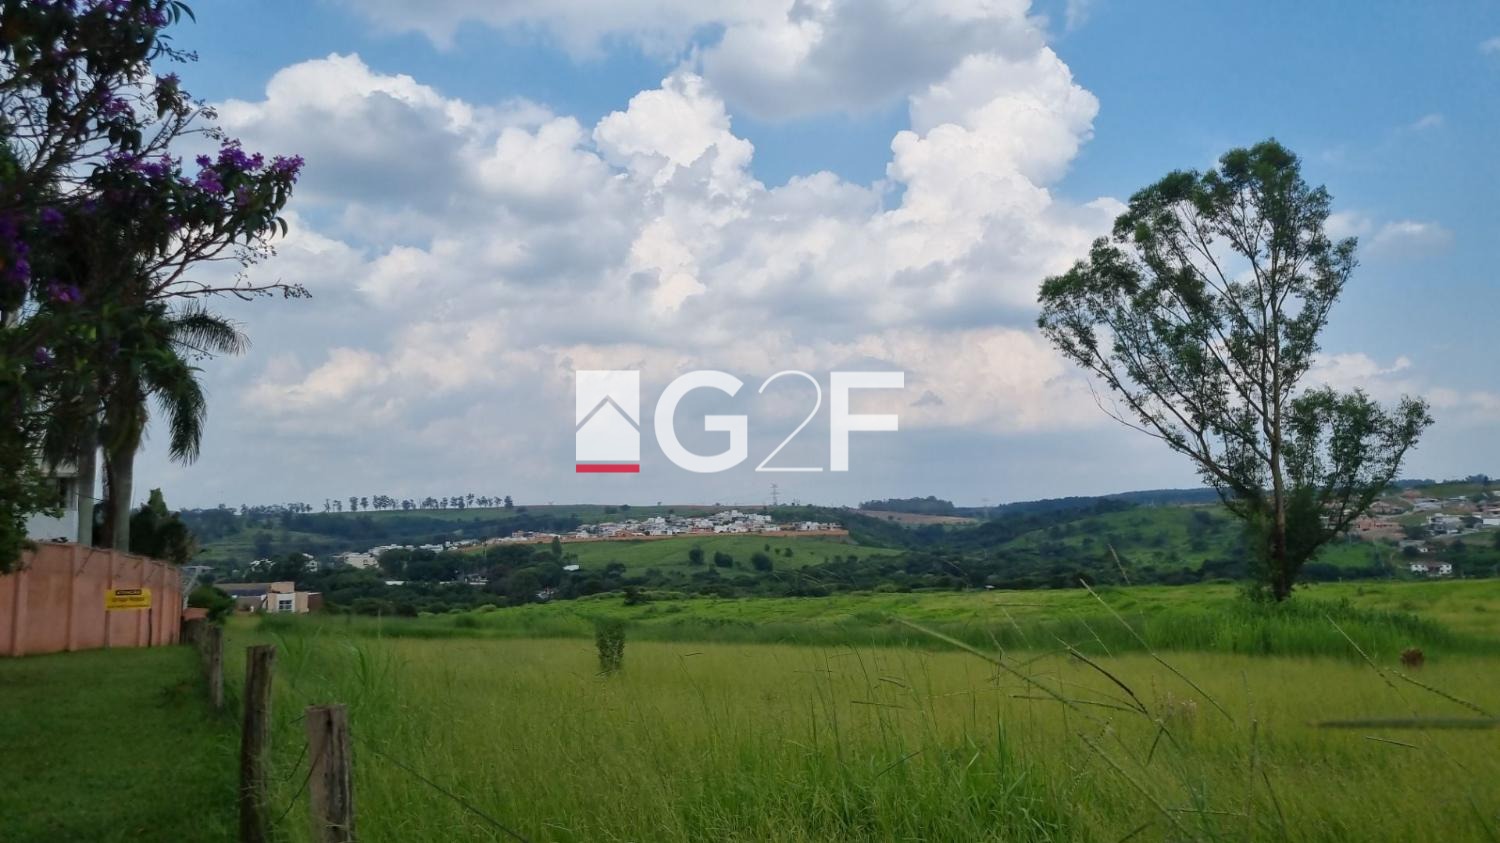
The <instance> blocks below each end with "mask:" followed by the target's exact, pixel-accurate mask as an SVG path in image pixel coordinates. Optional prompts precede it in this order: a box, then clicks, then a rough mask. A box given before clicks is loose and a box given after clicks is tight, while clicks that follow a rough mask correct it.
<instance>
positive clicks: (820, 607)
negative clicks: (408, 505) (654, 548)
mask: <svg viewBox="0 0 1500 843" xmlns="http://www.w3.org/2000/svg"><path fill="white" fill-rule="evenodd" d="M1497 615H1500V581H1467V582H1441V583H1436V582H1435V583H1395V582H1392V583H1375V584H1372V583H1359V584H1352V583H1351V584H1337V585H1331V584H1330V585H1317V586H1312V587H1309V588H1306V589H1303V590H1300V591H1299V593H1298V594H1297V596H1296V597H1295V598H1294V600H1293V601H1292V604H1291V605H1290V606H1287V607H1279V608H1278V607H1269V608H1268V607H1257V606H1255V605H1253V604H1250V603H1248V602H1247V601H1245V600H1244V599H1243V598H1242V597H1241V596H1239V595H1238V593H1237V592H1236V589H1235V588H1234V587H1232V586H1193V587H1176V588H1172V587H1137V588H1117V589H1104V590H1101V591H1100V593H1099V594H1098V596H1097V598H1096V597H1095V596H1094V595H1091V594H1089V593H1088V592H1086V591H1081V590H1059V591H1045V590H1043V591H1031V592H998V591H994V592H970V593H966V594H960V593H951V592H941V593H926V594H865V595H840V596H836V597H831V598H816V599H815V598H805V599H745V600H707V599H692V600H674V599H658V600H654V601H653V602H648V603H645V604H638V605H628V606H627V605H625V603H624V601H623V600H622V599H621V598H620V597H618V596H610V597H604V596H600V597H597V598H594V599H589V600H578V601H571V602H567V603H556V604H549V605H531V606H525V607H517V608H514V609H499V610H493V611H487V612H475V613H469V614H451V615H438V616H429V617H424V618H417V619H389V618H388V619H376V618H360V617H336V616H322V617H316V616H312V617H293V616H274V617H268V618H263V619H247V618H238V619H235V620H234V622H233V623H231V625H230V628H229V630H228V639H229V649H228V651H227V655H228V658H227V667H226V675H227V676H228V677H230V685H229V689H228V690H229V697H230V705H231V710H234V706H235V705H236V702H237V697H238V685H239V677H241V676H242V675H243V647H244V646H245V645H247V644H251V643H265V642H271V643H274V644H275V645H276V646H277V649H278V656H277V666H276V694H275V701H274V705H273V712H272V715H273V744H274V746H273V763H274V770H273V775H272V779H273V781H274V782H275V784H274V785H273V793H272V796H271V801H272V811H271V814H272V816H273V817H275V818H277V825H276V828H277V835H278V839H282V840H289V841H302V840H307V839H309V836H310V833H309V828H308V823H307V820H306V817H307V810H308V809H307V805H306V798H307V797H306V788H305V784H304V783H305V780H306V778H307V759H306V757H305V753H304V751H303V750H304V745H305V738H304V730H303V724H302V722H301V719H300V717H301V713H302V711H303V709H304V707H305V706H307V705H310V704H318V703H327V702H342V703H346V704H347V705H349V707H350V719H351V724H352V730H353V733H354V736H355V738H354V740H355V743H354V759H355V789H356V798H357V803H358V806H359V837H360V839H361V840H365V841H402V842H403V843H406V841H447V840H483V841H489V840H514V839H515V838H514V837H512V836H511V832H514V833H515V834H518V835H520V836H521V837H523V838H524V839H527V840H534V841H543V840H548V841H552V840H556V841H626V840H652V841H658V840H659V841H700V840H745V841H752V840H755V841H759V840H769V841H812V840H878V841H896V840H924V841H973V840H1006V841H1032V840H1049V841H1050V840H1058V841H1119V840H1123V839H1132V840H1298V841H1304V840H1305V841H1344V840H1376V841H1411V840H1423V841H1426V840H1443V841H1466V840H1494V839H1496V834H1497V831H1500V789H1497V788H1495V787H1494V782H1495V781H1496V780H1497V778H1500V753H1497V751H1496V750H1497V743H1496V740H1497V732H1496V731H1495V730H1493V729H1488V730H1474V729H1469V728H1466V729H1457V728H1439V727H1438V726H1437V725H1435V724H1432V723H1428V722H1426V721H1425V720H1424V719H1425V718H1441V719H1442V722H1443V723H1446V724H1448V725H1457V724H1462V725H1468V726H1480V725H1488V724H1492V723H1493V721H1492V720H1485V721H1483V722H1482V723H1481V722H1479V718H1481V717H1490V716H1492V715H1493V714H1494V713H1496V712H1497V711H1500V627H1497V624H1496V621H1495V620H1494V618H1495V617H1496V616H1497ZM610 620H619V621H624V622H625V623H626V628H625V629H626V632H625V634H626V647H625V655H624V666H623V669H622V670H621V671H620V672H618V673H616V674H613V675H607V676H606V675H601V674H600V673H599V665H598V659H597V655H596V652H595V647H594V642H593V641H592V640H591V639H592V633H593V630H594V625H595V623H596V622H599V621H610ZM899 621H909V622H912V623H914V624H916V625H917V626H918V627H920V629H918V628H914V627H912V626H904V625H902V624H901V623H900V622H899ZM932 633H937V635H952V636H954V638H955V639H957V640H953V641H945V640H941V639H940V638H939V637H937V635H934V634H932ZM1346 635H1347V637H1345V636H1346ZM1137 636H1139V638H1138V637H1137ZM965 642H970V645H971V646H973V650H972V651H970V650H966V649H965ZM996 645H999V646H996ZM1413 645H1415V646H1420V647H1422V648H1423V650H1424V651H1425V652H1426V655H1427V663H1426V665H1425V666H1424V667H1421V668H1419V669H1413V668H1405V667H1402V666H1401V664H1400V660H1399V658H1398V656H1399V653H1400V651H1401V650H1402V649H1403V648H1405V647H1408V646H1413ZM1356 646H1357V648H1358V649H1356ZM194 659H195V656H194V654H193V653H192V652H191V651H189V650H187V649H185V648H181V649H163V650H155V651H112V652H98V653H82V654H66V655H59V656H44V657H37V658H27V659H20V660H15V661H11V662H0V705H3V706H4V709H3V710H4V711H5V713H6V717H5V718H0V747H4V748H5V763H4V764H0V839H3V840H5V841H7V843H8V841H11V840H23V841H24V840H53V839H78V840H84V839H87V840H95V839H101V840H117V839H118V840H124V839H191V840H227V839H230V836H231V829H230V827H229V822H230V821H232V804H233V785H232V775H233V769H234V760H233V736H232V732H233V727H232V725H231V724H230V723H229V722H228V721H225V720H219V719H215V718H213V717H210V716H208V715H206V714H205V712H204V705H203V701H202V690H203V689H202V687H201V685H200V683H198V682H197V681H196V680H195V679H194V678H193V676H194V670H193V664H194ZM101 712H103V714H102V715H101ZM122 712H128V714H122ZM1403 719H1404V720H1408V721H1415V722H1408V723H1405V724H1403V723H1400V722H1393V721H1397V720H1403ZM1328 721H1345V722H1348V721H1355V722H1354V723H1353V724H1352V727H1347V728H1332V727H1322V726H1319V725H1318V724H1320V723H1324V722H1328ZM226 732H227V733H229V734H226ZM142 746H151V747H153V748H157V749H159V750H160V751H155V750H154V751H153V752H151V753H149V754H147V753H142V752H141V747H142ZM122 783H123V784H122ZM16 818H20V819H19V820H17V819H16Z"/></svg>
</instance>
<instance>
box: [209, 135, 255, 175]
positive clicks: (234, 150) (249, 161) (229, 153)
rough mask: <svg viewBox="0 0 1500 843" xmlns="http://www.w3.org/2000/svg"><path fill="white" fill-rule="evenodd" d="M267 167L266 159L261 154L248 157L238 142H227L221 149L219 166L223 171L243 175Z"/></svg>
mask: <svg viewBox="0 0 1500 843" xmlns="http://www.w3.org/2000/svg"><path fill="white" fill-rule="evenodd" d="M265 165H266V159H265V158H263V157H262V156H261V154H260V153H259V152H257V153H255V154H254V155H246V154H245V150H243V149H241V148H240V142H239V141H237V140H229V141H225V142H224V145H223V146H221V147H219V162H218V166H219V169H221V170H225V169H228V170H237V171H239V172H241V173H253V172H255V171H256V170H259V169H260V168H261V167H264V166H265Z"/></svg>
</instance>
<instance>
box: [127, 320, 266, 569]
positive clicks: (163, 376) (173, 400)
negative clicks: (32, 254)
mask: <svg viewBox="0 0 1500 843" xmlns="http://www.w3.org/2000/svg"><path fill="white" fill-rule="evenodd" d="M117 325H118V328H119V333H118V335H117V336H116V337H115V338H114V339H115V344H114V345H113V346H112V347H111V349H110V351H111V352H112V353H111V354H110V355H109V356H108V357H107V359H106V360H105V361H104V368H103V370H102V374H101V378H100V381H101V383H100V388H99V396H100V399H101V401H100V410H101V414H100V425H99V434H100V442H101V443H102V445H103V449H104V478H105V487H106V491H105V495H106V500H107V506H106V509H105V513H104V537H105V539H106V541H107V542H108V543H109V545H110V546H112V547H114V548H116V549H118V550H129V549H130V499H131V490H132V487H133V486H134V482H135V455H136V452H138V451H139V450H140V447H141V440H142V438H143V437H144V435H145V431H146V426H147V423H148V422H149V421H150V418H151V414H150V409H149V405H150V403H151V402H152V400H154V401H155V403H156V405H157V407H158V408H159V409H160V410H161V412H162V414H163V416H164V417H165V420H166V423H167V430H168V435H169V437H170V440H169V445H168V453H169V454H170V455H171V457H172V459H173V460H176V461H178V462H182V463H191V462H193V461H194V460H196V459H197V458H198V452H199V446H200V445H201V444H202V439H203V423H204V420H205V418H206V416H207V411H208V404H207V400H206V399H205V397H204V394H203V387H202V385H201V384H199V382H198V373H199V371H200V370H199V369H198V367H197V366H194V365H193V362H192V361H195V360H201V359H204V358H207V357H212V356H214V355H218V354H240V353H242V352H243V351H244V350H245V348H246V347H247V346H248V345H249V341H248V340H247V339H246V338H245V335H244V334H243V333H241V332H240V330H239V328H238V327H237V326H236V325H235V324H234V323H233V322H230V321H228V320H226V319H224V318H223V317H221V316H219V315H217V314H214V313H211V312H209V311H207V310H205V309H203V308H202V307H201V306H198V305H192V306H189V307H186V308H182V309H179V310H172V309H170V308H169V307H168V306H167V305H166V304H164V303H162V302H147V303H146V304H144V305H142V306H140V307H139V308H136V309H134V310H133V312H131V313H130V314H129V316H128V317H127V318H125V319H122V320H120V322H118V323H117Z"/></svg>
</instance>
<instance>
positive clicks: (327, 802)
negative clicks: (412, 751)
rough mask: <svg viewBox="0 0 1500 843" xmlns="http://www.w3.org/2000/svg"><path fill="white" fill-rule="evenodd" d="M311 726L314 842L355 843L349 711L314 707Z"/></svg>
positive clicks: (309, 717) (307, 716) (310, 795)
mask: <svg viewBox="0 0 1500 843" xmlns="http://www.w3.org/2000/svg"><path fill="white" fill-rule="evenodd" d="M303 719H304V720H305V721H306V723H307V757H308V758H309V759H310V764H311V766H312V768H311V770H310V771H309V773H308V780H307V781H308V791H307V792H308V804H309V805H310V807H311V809H312V832H313V840H315V841H317V843H354V746H353V744H352V742H351V740H350V737H349V709H348V707H347V706H344V705H312V706H308V707H307V712H306V714H305V716H304V718H303Z"/></svg>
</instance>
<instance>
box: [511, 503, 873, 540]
mask: <svg viewBox="0 0 1500 843" xmlns="http://www.w3.org/2000/svg"><path fill="white" fill-rule="evenodd" d="M842 532H843V528H842V527H840V526H839V525H838V524H832V523H828V522H824V521H794V522H791V523H787V524H778V523H776V522H775V521H773V520H772V519H771V516H769V515H766V514H764V513H760V512H741V511H739V510H738V509H726V510H723V511H721V512H715V513H713V514H712V515H698V514H694V515H657V516H652V517H650V518H632V519H626V520H623V521H605V522H602V523H598V524H584V525H582V526H580V527H579V528H578V529H576V530H574V531H573V532H571V533H540V532H525V531H521V532H516V533H514V534H512V535H509V536H505V537H503V538H498V539H490V540H489V541H488V542H487V544H510V543H530V542H548V541H552V539H554V538H556V539H558V540H560V541H564V542H569V541H604V540H609V539H652V538H668V537H671V536H693V535H714V534H719V535H723V534H731V535H732V534H740V533H744V534H750V533H842Z"/></svg>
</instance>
